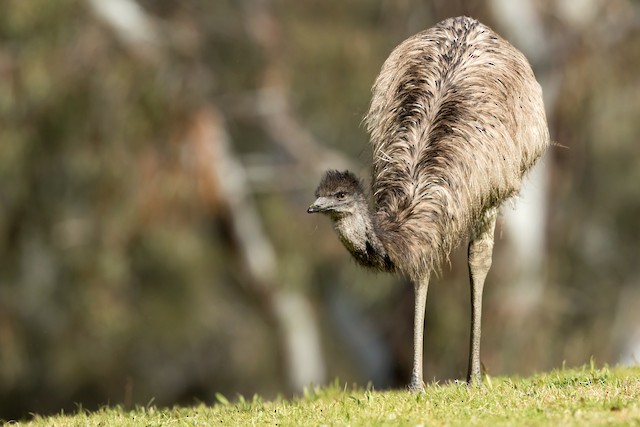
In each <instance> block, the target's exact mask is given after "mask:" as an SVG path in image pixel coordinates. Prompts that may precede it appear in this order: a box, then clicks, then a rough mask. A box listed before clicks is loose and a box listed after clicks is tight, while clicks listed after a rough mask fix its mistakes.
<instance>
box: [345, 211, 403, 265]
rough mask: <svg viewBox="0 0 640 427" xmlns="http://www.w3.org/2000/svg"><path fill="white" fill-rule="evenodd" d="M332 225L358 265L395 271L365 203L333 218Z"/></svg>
mask: <svg viewBox="0 0 640 427" xmlns="http://www.w3.org/2000/svg"><path fill="white" fill-rule="evenodd" d="M334 225H335V228H336V231H337V232H338V235H339V237H340V241H341V242H342V244H343V245H344V246H345V248H347V250H348V251H349V252H350V253H351V255H353V257H354V258H355V259H356V261H358V263H359V264H360V265H362V266H365V267H370V268H375V269H378V270H381V271H393V270H395V266H394V264H393V262H392V261H391V259H390V258H389V255H388V253H387V250H386V249H385V247H384V245H383V244H382V242H381V240H380V238H379V237H378V231H377V227H376V226H375V224H374V221H373V219H372V217H371V214H370V213H369V209H368V207H367V204H366V202H365V201H360V202H358V205H357V209H355V210H354V211H353V212H351V213H349V214H346V215H342V216H340V217H337V218H334Z"/></svg>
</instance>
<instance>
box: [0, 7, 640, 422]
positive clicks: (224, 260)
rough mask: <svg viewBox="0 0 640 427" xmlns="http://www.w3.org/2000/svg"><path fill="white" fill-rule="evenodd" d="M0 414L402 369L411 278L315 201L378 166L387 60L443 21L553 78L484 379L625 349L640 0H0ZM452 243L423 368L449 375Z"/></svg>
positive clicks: (633, 337)
mask: <svg viewBox="0 0 640 427" xmlns="http://www.w3.org/2000/svg"><path fill="white" fill-rule="evenodd" d="M0 10H1V11H2V13H0V419H3V418H4V419H11V418H21V417H26V416H28V414H29V413H34V412H37V413H42V414H45V413H50V412H59V411H60V410H61V409H65V410H73V409H74V408H75V407H76V405H77V404H81V405H82V406H83V407H85V408H90V409H91V408H96V407H98V406H100V405H105V404H111V405H114V404H122V405H125V406H126V407H132V406H134V405H146V404H150V403H153V404H157V405H172V404H176V403H179V404H192V403H195V402H197V401H202V402H205V403H212V402H214V401H215V397H214V394H215V393H216V392H220V393H223V394H224V395H226V396H229V397H230V398H233V397H234V396H236V395H237V394H242V395H245V396H250V395H252V394H254V393H258V394H260V395H263V396H265V397H267V398H270V397H274V396H276V395H277V394H282V395H285V396H287V395H290V394H291V393H296V392H299V391H300V390H301V389H302V388H303V387H304V386H305V385H307V384H310V383H313V384H325V383H327V382H330V381H332V380H333V379H334V378H340V380H341V381H343V382H348V383H358V384H361V385H364V384H367V383H368V382H371V383H372V384H373V385H374V386H375V387H376V388H379V389H384V388H390V387H396V388H398V387H404V385H405V384H406V383H407V381H408V378H409V375H410V370H411V360H412V338H411V336H412V316H413V314H412V312H413V290H412V288H411V285H410V284H409V283H408V282H407V281H406V280H403V279H402V278H398V277H394V276H391V275H384V274H375V273H372V272H370V271H367V270H364V269H362V268H359V267H357V266H356V265H355V263H354V262H353V261H352V260H351V257H350V256H349V254H348V253H347V252H346V251H345V250H344V248H343V247H342V246H341V244H340V242H339V241H338V239H337V237H336V236H335V235H334V233H333V230H332V229H331V225H330V223H329V220H328V219H326V218H322V217H319V216H312V215H307V213H306V208H307V206H308V204H309V203H311V202H312V201H313V191H314V189H315V186H316V184H317V182H318V179H319V177H320V175H321V172H322V171H323V170H324V169H326V168H330V167H331V168H347V167H348V168H350V169H352V170H353V171H355V172H357V173H358V174H360V175H361V176H368V174H369V166H370V151H369V147H368V145H367V144H368V141H367V135H366V133H365V131H364V129H363V126H362V125H361V120H362V118H363V116H364V114H365V112H366V110H367V108H368V102H369V99H370V87H371V85H372V83H373V81H374V79H375V77H376V75H377V73H378V71H379V69H380V67H381V65H382V63H383V61H384V60H385V59H386V57H387V56H388V54H389V53H390V52H391V50H392V49H393V47H394V46H396V45H397V44H398V43H399V42H401V41H402V40H404V39H405V38H407V37H408V36H410V35H412V34H414V33H416V32H418V31H420V30H423V29H425V28H428V27H430V26H432V25H433V24H435V23H436V22H438V21H440V20H442V19H444V18H447V17H450V16H456V15H462V14H465V15H470V16H473V17H475V18H478V19H479V20H481V21H483V22H484V23H486V24H488V25H489V26H491V27H492V28H494V29H495V30H496V31H497V32H498V33H500V34H501V35H503V36H504V37H505V38H507V39H508V40H510V41H511V42H512V43H513V44H514V45H515V46H516V47H518V48H519V49H520V50H522V51H523V52H524V53H525V54H526V56H527V57H528V58H529V60H530V62H531V63H532V66H533V68H534V71H535V73H536V76H537V77H538V80H539V81H540V82H541V84H542V86H543V90H544V93H545V102H546V108H547V115H548V120H549V127H550V131H551V136H552V140H553V141H555V143H556V145H555V146H554V147H552V148H551V149H550V150H549V152H548V153H547V155H546V156H545V158H544V159H543V161H542V162H541V163H540V165H539V167H537V168H536V170H535V171H534V172H533V173H532V174H531V175H529V177H528V178H527V180H526V183H525V190H524V191H523V194H522V197H521V198H519V200H517V201H514V202H513V203H509V204H507V205H506V206H505V207H504V208H503V213H502V215H501V217H500V219H499V223H498V227H497V230H496V249H495V255H494V264H493V269H492V271H491V272H490V274H489V277H488V279H487V287H486V288H485V289H486V290H485V302H484V313H483V315H484V317H483V348H482V360H483V363H484V365H485V368H486V371H487V373H488V374H489V375H514V374H516V375H527V374H530V373H533V372H536V371H543V370H548V369H553V368H558V367H561V366H562V365H563V364H566V365H568V366H573V365H581V364H583V363H586V362H588V361H589V359H590V358H591V357H594V358H595V359H596V361H597V362H598V363H599V364H603V363H609V364H617V363H624V364H637V363H638V360H639V359H640V309H639V307H640V256H639V255H640V120H639V118H640V73H639V71H638V68H639V67H640V5H639V4H638V2H637V1H631V0H558V1H555V0H539V1H536V0H487V1H463V0H456V1H453V0H432V1H412V0H384V1H352V2H345V1H342V0H311V1H305V2H301V1H295V0H241V1H238V0H216V1H215V2H211V1H181V2H175V1H168V0H153V1H152V0H60V1H56V2H52V1H49V0H31V1H21V0H0ZM465 254H466V248H464V247H463V248H462V249H460V250H459V251H457V252H456V253H454V254H453V256H452V258H451V264H450V265H445V266H444V268H443V273H442V274H441V275H440V277H438V278H436V279H433V281H432V286H431V287H430V290H429V298H428V307H427V320H426V349H425V372H426V374H425V377H426V379H427V380H428V381H446V380H451V379H456V378H464V376H465V374H466V367H467V352H468V335H469V286H468V277H467V266H466V257H465Z"/></svg>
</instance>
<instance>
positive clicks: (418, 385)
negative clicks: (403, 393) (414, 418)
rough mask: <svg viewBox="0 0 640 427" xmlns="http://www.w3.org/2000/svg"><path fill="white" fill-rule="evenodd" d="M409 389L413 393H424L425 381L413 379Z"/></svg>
mask: <svg viewBox="0 0 640 427" xmlns="http://www.w3.org/2000/svg"><path fill="white" fill-rule="evenodd" d="M408 389H409V391H410V392H413V393H422V392H423V391H424V382H422V381H416V380H411V384H409V386H408Z"/></svg>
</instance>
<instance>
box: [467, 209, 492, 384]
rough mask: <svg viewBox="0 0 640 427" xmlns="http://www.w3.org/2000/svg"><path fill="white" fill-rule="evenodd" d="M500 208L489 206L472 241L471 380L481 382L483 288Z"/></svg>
mask: <svg viewBox="0 0 640 427" xmlns="http://www.w3.org/2000/svg"><path fill="white" fill-rule="evenodd" d="M497 216H498V210H497V209H496V208H492V209H489V210H488V211H486V212H485V214H484V217H483V219H482V221H480V222H479V223H478V224H477V225H476V227H475V228H474V231H473V234H472V236H471V241H470V242H469V276H470V278H471V337H470V339H469V343H470V344H469V371H468V373H467V383H468V384H470V385H479V384H481V382H482V373H481V371H480V322H481V317H482V290H483V288H484V281H485V278H486V277H487V273H488V272H489V269H490V268H491V257H492V255H493V233H494V230H495V227H496V218H497Z"/></svg>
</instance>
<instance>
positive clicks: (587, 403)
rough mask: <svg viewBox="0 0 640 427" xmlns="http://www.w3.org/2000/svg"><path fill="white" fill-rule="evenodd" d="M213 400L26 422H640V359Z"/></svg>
mask: <svg viewBox="0 0 640 427" xmlns="http://www.w3.org/2000/svg"><path fill="white" fill-rule="evenodd" d="M218 401H219V402H218V403H216V404H215V405H213V406H208V405H204V404H203V405H200V406H194V407H175V408H171V409H160V408H155V407H148V408H137V409H135V410H133V411H124V410H122V409H121V408H117V407H116V408H104V409H102V410H100V411H97V412H91V413H85V412H80V413H78V414H74V415H64V414H62V415H58V416H54V417H35V418H34V419H33V420H32V421H30V422H23V423H20V425H26V426H52V425H53V426H109V425H119V426H156V425H157V426H160V425H179V426H205V425H291V426H299V425H495V424H498V425H508V424H514V425H523V424H526V425H563V426H566V425H596V424H597V425H601V424H624V425H639V424H640V367H635V368H603V369H595V368H594V367H593V366H591V367H584V368H582V369H571V370H568V369H567V370H559V371H553V372H551V373H545V374H540V375H536V376H533V377H530V378H511V377H503V378H488V379H486V381H485V386H484V387H482V388H468V387H467V386H466V385H465V384H460V383H449V384H432V385H429V386H428V387H427V390H426V392H425V393H423V394H412V393H410V392H407V391H375V390H367V389H358V388H356V389H353V388H350V387H347V386H341V385H340V384H338V383H337V382H336V383H335V384H333V385H332V386H329V387H326V388H314V389H310V390H307V391H306V392H305V393H304V395H303V396H300V397H299V398H296V399H294V400H291V401H288V400H276V401H269V402H265V401H262V400H261V399H260V398H259V397H257V396H256V397H254V398H253V399H249V400H247V399H244V398H241V397H240V398H237V399H234V402H229V401H228V400H227V398H225V397H224V396H221V395H218Z"/></svg>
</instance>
